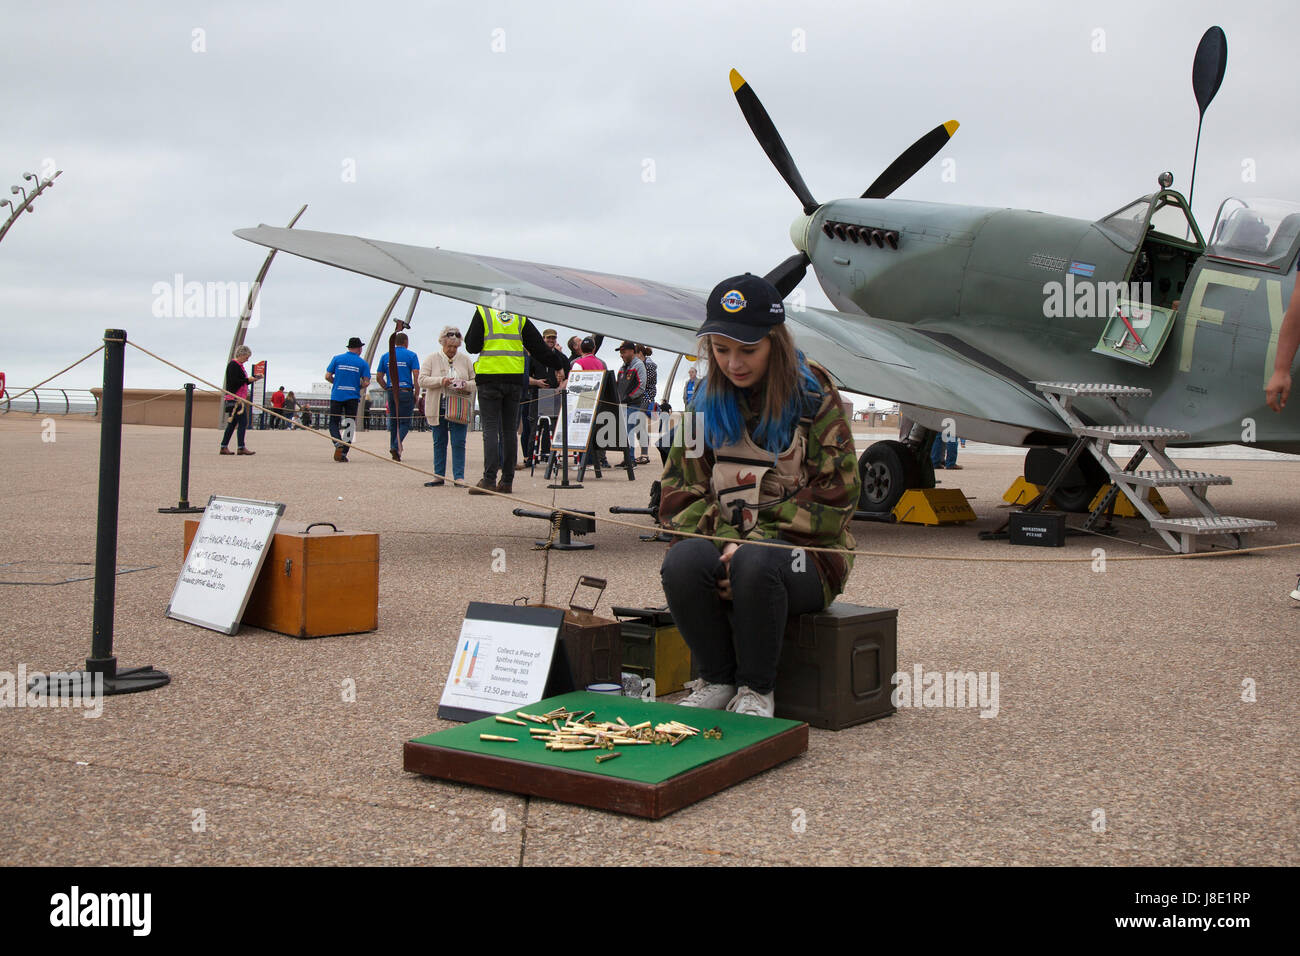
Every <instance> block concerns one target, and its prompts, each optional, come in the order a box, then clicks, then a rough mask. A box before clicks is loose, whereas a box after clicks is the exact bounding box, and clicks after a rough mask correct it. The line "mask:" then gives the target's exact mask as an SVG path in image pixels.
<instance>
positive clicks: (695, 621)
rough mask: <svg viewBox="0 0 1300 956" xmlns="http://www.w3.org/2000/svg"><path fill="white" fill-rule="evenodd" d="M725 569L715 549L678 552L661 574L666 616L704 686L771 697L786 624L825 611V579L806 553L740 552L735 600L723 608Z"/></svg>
mask: <svg viewBox="0 0 1300 956" xmlns="http://www.w3.org/2000/svg"><path fill="white" fill-rule="evenodd" d="M796 561H800V562H801V565H802V570H798V571H796V570H794V567H795V563H796ZM724 568H725V566H724V565H723V563H722V556H721V554H719V552H718V548H717V546H716V545H715V544H713V542H711V541H704V540H701V539H699V538H688V539H686V540H685V541H681V542H678V543H677V544H675V545H673V546H672V547H671V548H669V549H668V554H667V555H665V556H664V563H663V567H662V568H661V569H660V572H659V574H660V578H661V580H662V581H663V586H664V594H665V595H667V597H668V609H669V610H670V611H671V612H672V615H673V621H674V623H676V625H677V628H678V630H680V631H681V632H682V637H683V638H685V640H686V644H687V646H689V647H690V649H691V658H692V660H694V661H695V662H696V663H698V664H699V668H700V676H702V677H703V678H704V679H705V680H706V681H708V682H709V683H711V684H735V685H737V686H741V687H749V688H750V689H751V690H754V691H757V692H758V693H760V694H767V693H770V692H771V690H772V687H773V686H774V685H775V683H776V671H777V666H778V665H779V664H780V663H781V639H782V637H783V636H784V634H785V625H786V619H787V618H788V617H790V616H791V615H798V614H808V613H809V612H811V611H820V610H821V609H822V607H823V606H824V605H823V602H824V600H825V598H824V597H823V596H822V579H821V575H820V574H819V573H818V571H817V566H816V565H815V564H814V563H813V561H812V558H811V557H810V556H809V555H808V554H807V553H806V552H794V551H791V550H788V549H786V548H764V547H759V546H756V545H743V544H742V545H741V546H740V547H739V548H738V549H737V550H736V553H735V554H733V555H732V556H731V571H730V576H731V594H732V600H731V601H724V600H722V598H721V597H720V596H719V594H718V579H719V578H720V577H721V576H722V575H723V572H724Z"/></svg>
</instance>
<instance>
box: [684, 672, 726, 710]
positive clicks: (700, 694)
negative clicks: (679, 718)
mask: <svg viewBox="0 0 1300 956" xmlns="http://www.w3.org/2000/svg"><path fill="white" fill-rule="evenodd" d="M686 686H687V687H689V688H690V689H691V693H690V696H689V697H687V698H686V699H685V700H679V701H678V702H677V704H678V706H679V707H703V708H705V709H706V710H722V709H723V708H725V707H726V706H727V701H729V700H731V699H732V698H733V697H735V696H736V685H735V684H710V683H709V682H708V681H706V680H705V679H704V678H703V677H701V678H699V679H698V680H692V681H687V682H686Z"/></svg>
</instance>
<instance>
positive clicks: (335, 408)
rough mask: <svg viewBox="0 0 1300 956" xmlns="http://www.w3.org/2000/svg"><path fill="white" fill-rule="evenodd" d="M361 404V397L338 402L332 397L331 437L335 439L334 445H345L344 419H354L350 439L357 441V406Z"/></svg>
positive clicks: (337, 446)
mask: <svg viewBox="0 0 1300 956" xmlns="http://www.w3.org/2000/svg"><path fill="white" fill-rule="evenodd" d="M360 404H361V399H359V398H349V399H348V400H347V401H345V402H336V401H334V400H333V399H330V422H329V430H330V438H333V439H334V447H335V448H342V447H343V419H345V418H350V419H352V428H351V429H349V430H350V431H351V432H352V435H351V437H350V438H349V439H348V440H349V441H356V436H357V406H358V405H360Z"/></svg>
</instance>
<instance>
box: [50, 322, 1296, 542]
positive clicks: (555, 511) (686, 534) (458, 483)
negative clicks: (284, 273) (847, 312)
mask: <svg viewBox="0 0 1300 956" xmlns="http://www.w3.org/2000/svg"><path fill="white" fill-rule="evenodd" d="M127 344H128V345H131V346H133V347H134V348H136V349H138V350H139V351H141V352H143V353H144V354H145V355H148V356H149V357H150V358H152V359H155V360H156V361H159V362H161V363H162V364H163V365H167V366H169V367H171V368H174V369H175V370H176V371H178V372H180V373H181V374H182V375H185V376H188V377H189V378H190V379H192V380H194V381H196V382H200V383H202V384H204V385H207V386H208V387H209V388H213V389H216V390H217V391H220V392H223V393H224V392H225V389H224V388H220V387H218V386H216V385H213V384H212V383H211V382H208V381H205V380H204V379H203V378H201V377H199V376H198V375H196V374H194V373H193V372H191V371H189V370H188V369H184V368H181V367H180V366H179V365H176V364H174V363H172V362H169V361H167V359H165V358H163V357H162V356H161V355H157V354H155V353H153V352H151V351H149V350H148V349H147V348H145V347H144V346H142V345H139V344H138V343H136V342H129V341H128V342H127ZM96 351H98V349H97V350H96ZM93 354H94V353H93V352H92V353H91V355H93ZM87 358H89V356H87ZM81 361H85V359H81ZM74 364H76V363H74ZM69 368H71V366H69ZM65 371H66V369H65ZM242 401H244V402H247V403H248V404H249V405H250V406H251V407H253V408H261V409H262V411H265V412H268V413H269V414H271V415H272V416H274V417H276V418H280V419H281V420H284V421H289V420H290V419H286V418H285V417H284V416H283V415H280V414H278V413H277V412H276V411H275V410H274V409H272V408H267V407H266V406H259V405H255V404H254V403H252V402H251V401H249V400H248V399H242ZM298 428H299V429H300V430H301V431H305V432H309V433H310V434H313V435H319V436H320V437H321V438H324V439H326V440H328V441H330V442H333V441H334V438H333V436H331V435H329V434H327V433H325V432H321V431H318V430H316V429H315V428H308V427H307V426H305V425H301V424H300V425H298ZM342 444H344V445H346V446H347V447H348V448H349V450H351V451H359V452H361V453H362V454H365V455H369V456H370V457H371V458H374V459H375V460H376V461H380V462H383V463H384V464H392V465H397V466H399V467H401V468H405V469H406V470H407V471H411V472H414V473H415V474H417V475H423V476H425V477H429V478H438V479H442V480H443V481H447V482H450V483H451V484H452V485H453V486H455V487H457V488H470V487H475V486H472V485H470V484H468V483H467V482H465V481H464V480H463V479H455V478H452V477H450V476H448V475H439V474H438V473H437V472H433V471H428V470H426V469H424V468H420V467H418V466H416V465H411V464H408V463H407V462H404V461H393V460H392V459H389V458H385V457H384V456H383V455H379V454H376V453H375V452H372V451H368V450H366V449H365V448H361V447H360V446H358V445H355V444H353V443H351V442H342ZM479 490H480V491H481V492H483V493H484V494H489V495H492V496H494V497H497V498H504V499H505V500H507V501H513V502H516V503H517V504H521V505H528V506H529V507H532V508H538V509H541V510H544V511H549V512H552V515H553V516H554V515H568V516H569V517H573V518H585V519H588V520H590V519H591V515H589V514H583V513H581V512H578V511H569V510H567V509H564V508H557V507H556V506H555V505H553V504H543V503H540V502H536V501H529V500H528V499H526V498H520V497H517V496H516V495H513V494H506V493H504V492H500V491H493V490H489V489H486V488H483V489H479ZM598 520H600V521H602V522H604V523H605V524H612V525H614V526H615V527H622V528H631V529H633V530H635V531H637V532H645V531H655V530H661V531H666V532H668V533H669V534H671V535H673V536H674V537H678V538H700V539H702V540H704V541H713V542H718V543H724V544H747V545H748V544H753V545H759V546H761V547H767V548H784V549H785V550H787V551H804V552H814V553H817V552H821V553H826V554H851V555H853V556H854V557H862V558H889V559H893V560H903V561H956V562H969V563H975V564H980V563H985V564H1091V563H1093V561H1095V560H1096V559H1095V558H1093V557H1092V556H1091V555H1089V556H1087V557H1079V558H1048V557H1032V558H1031V557H1024V558H1014V557H1007V558H989V557H966V556H962V555H949V554H924V553H919V552H906V551H859V550H853V551H850V550H848V549H845V548H819V547H813V546H811V545H807V546H805V545H797V544H792V543H790V542H787V541H767V540H755V539H746V540H743V541H738V540H737V539H736V538H725V537H720V536H718V535H710V534H698V533H696V532H694V531H677V530H674V529H672V528H659V527H658V526H656V525H645V524H636V523H634V522H631V521H623V520H621V519H619V518H610V517H603V518H600V519H598ZM1291 548H1300V541H1296V542H1291V543H1288V544H1269V545H1258V546H1255V547H1250V548H1232V549H1227V548H1225V549H1221V550H1218V551H1199V552H1195V553H1192V554H1137V555H1114V556H1112V555H1106V561H1107V563H1110V562H1117V561H1168V560H1171V559H1183V558H1186V559H1195V558H1222V557H1227V556H1235V555H1240V554H1256V553H1259V552H1264V551H1282V550H1287V549H1291Z"/></svg>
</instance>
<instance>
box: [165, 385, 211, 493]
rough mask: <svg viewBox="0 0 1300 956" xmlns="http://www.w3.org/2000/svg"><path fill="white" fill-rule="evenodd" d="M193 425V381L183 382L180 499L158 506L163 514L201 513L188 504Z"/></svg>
mask: <svg viewBox="0 0 1300 956" xmlns="http://www.w3.org/2000/svg"><path fill="white" fill-rule="evenodd" d="M193 425H194V383H193V382H186V383H185V431H184V434H182V435H181V500H180V502H179V503H178V504H177V505H176V507H175V508H159V509H158V513H159V514H164V515H175V514H187V515H193V514H201V513H202V512H203V509H202V508H199V507H195V506H194V505H191V504H190V429H191V427H193Z"/></svg>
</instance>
